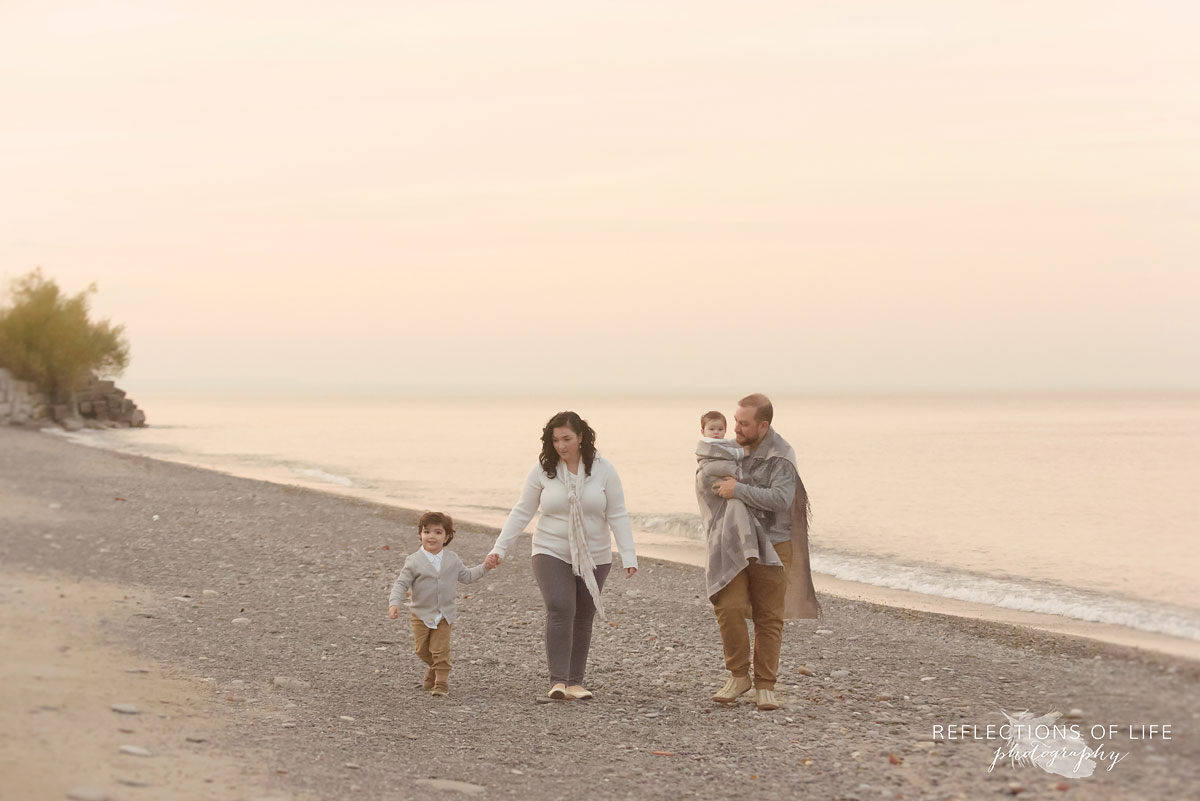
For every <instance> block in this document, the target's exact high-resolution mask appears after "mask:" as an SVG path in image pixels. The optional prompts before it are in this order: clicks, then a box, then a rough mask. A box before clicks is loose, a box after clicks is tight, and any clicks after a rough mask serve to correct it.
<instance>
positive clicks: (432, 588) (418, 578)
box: [388, 548, 486, 627]
mask: <svg viewBox="0 0 1200 801" xmlns="http://www.w3.org/2000/svg"><path fill="white" fill-rule="evenodd" d="M424 550H425V549H424V548H422V549H421V550H419V551H417V552H416V553H413V554H409V556H408V558H407V559H405V560H404V568H403V569H402V570H401V571H400V575H399V576H397V577H396V583H395V584H393V585H392V595H391V597H390V598H389V599H388V606H401V605H403V602H404V594H405V593H406V592H408V591H409V590H412V603H411V604H410V605H409V608H410V609H411V610H412V613H413V614H414V615H416V616H417V617H419V618H421V620H422V621H424V623H425V625H426V626H430V627H432V625H433V621H434V618H436V617H437V615H438V612H441V613H442V617H444V618H446V622H447V623H449V624H451V625H454V618H455V616H456V614H457V611H458V610H457V608H456V607H455V596H456V595H457V594H458V584H459V583H462V584H474V583H475V582H476V581H479V579H481V578H483V574H484V573H485V572H486V568H485V567H484V565H483V564H482V563H480V564H478V565H476V566H475V567H467V566H466V565H464V564H463V562H462V559H460V558H459V557H458V554H456V553H455V552H454V551H447V550H443V551H442V572H441V573H438V572H436V571H435V570H434V569H433V565H432V564H430V563H429V559H428V557H426V556H425V554H424V553H422V551H424Z"/></svg>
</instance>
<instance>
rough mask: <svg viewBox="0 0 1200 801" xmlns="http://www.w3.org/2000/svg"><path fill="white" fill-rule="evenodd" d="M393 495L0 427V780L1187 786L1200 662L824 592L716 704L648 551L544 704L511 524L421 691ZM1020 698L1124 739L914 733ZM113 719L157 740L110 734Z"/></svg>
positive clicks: (715, 646)
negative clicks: (1016, 742)
mask: <svg viewBox="0 0 1200 801" xmlns="http://www.w3.org/2000/svg"><path fill="white" fill-rule="evenodd" d="M430 505H431V506H436V499H430ZM413 519H414V515H413V513H411V512H409V511H406V510H401V509H396V508H392V507H387V506H381V505H377V504H372V503H368V502H365V501H362V500H356V499H350V498H344V497H338V496H334V495H328V494H324V493H320V492H316V491H312V490H307V489H298V488H295V487H287V486H280V485H274V484H268V483H263V482H257V481H251V480H246V479H239V478H233V477H230V476H225V475H222V474H219V473H214V472H209V471H204V470H199V469H195V468H190V467H186V466H181V465H175V464H168V463H164V462H157V461H153V460H148V459H143V458H139V457H132V456H126V455H121V454H116V453H112V452H107V451H101V450H97V449H89V448H85V447H82V446H79V445H75V444H73V443H69V442H66V441H63V440H61V439H59V438H55V437H49V436H46V435H45V434H40V433H37V432H27V431H16V430H13V431H8V430H4V431H0V590H2V591H0V637H2V640H0V651H2V653H3V657H2V662H0V669H2V673H0V678H2V679H3V684H5V685H11V689H6V690H5V692H6V695H4V696H3V698H4V706H3V709H4V713H3V714H4V717H3V718H0V722H2V723H3V727H2V729H0V731H2V732H3V739H0V768H3V771H4V775H5V781H4V782H3V786H2V787H0V799H4V801H7V799H9V798H14V799H17V798H51V799H53V798H66V797H67V795H66V793H67V792H68V791H69V790H70V789H71V788H73V787H80V786H93V787H97V788H99V789H100V790H102V791H104V792H106V793H107V794H108V795H109V797H111V798H113V799H127V798H190V797H197V798H199V797H207V798H230V799H237V798H246V799H255V798H264V797H271V798H279V799H284V798H295V799H306V798H355V799H375V798H378V799H385V798H386V799H395V798H430V797H446V798H453V797H483V798H487V797H491V798H519V799H526V800H527V799H557V798H563V797H567V796H571V797H574V798H581V799H589V798H597V799H600V798H688V797H712V798H795V797H806V798H807V797H815V798H823V797H827V798H860V799H868V798H901V799H909V798H912V799H917V798H931V799H953V798H978V797H981V796H986V795H995V794H1005V793H1012V792H1019V793H1020V795H1021V796H1022V797H1033V798H1038V797H1055V798H1058V797H1064V798H1097V799H1112V798H1125V797H1129V798H1134V797H1137V798H1146V797H1152V798H1186V797H1191V795H1192V793H1193V792H1194V787H1195V786H1197V785H1200V745H1198V744H1197V741H1196V737H1195V733H1196V727H1197V723H1198V721H1200V663H1197V662H1194V661H1191V660H1188V659H1186V658H1182V657H1178V656H1172V655H1169V654H1163V653H1158V652H1152V651H1147V650H1141V649H1135V648H1129V647H1123V646H1119V645H1112V644H1106V643H1100V642H1096V641H1093V640H1087V639H1082V638H1075V637H1069V636H1064V635H1061V634H1057V633H1053V632H1044V631H1038V630H1034V629H1031V628H1024V627H1015V626H1009V625H1002V624H998V623H994V622H988V621H980V620H971V619H967V618H961V617H952V616H947V615H938V614H932V613H928V612H919V611H914V610H910V609H905V608H901V607H891V606H885V605H880V604H873V603H866V602H862V601H856V600H850V599H844V598H839V597H835V596H826V597H825V598H823V601H824V603H825V608H826V616H825V618H824V619H823V620H821V621H799V622H794V623H789V624H788V626H787V630H786V631H785V635H784V648H783V655H782V658H781V666H780V674H781V679H782V681H781V683H780V686H779V693H780V696H781V698H782V700H783V702H784V708H783V709H781V710H779V711H776V712H769V713H767V712H758V711H757V710H756V709H755V708H754V706H753V705H752V704H750V703H749V702H748V700H747V701H743V702H742V703H739V704H736V705H734V706H732V707H721V706H718V705H716V704H713V703H712V702H711V701H710V700H709V695H711V693H712V692H713V691H714V690H715V689H716V688H717V687H719V686H720V684H721V682H722V680H723V677H724V671H723V668H722V664H721V656H720V644H719V641H718V638H717V632H716V625H715V623H714V621H713V618H712V613H711V609H710V608H709V605H708V603H707V601H706V600H705V599H704V598H703V597H702V594H703V579H702V575H701V573H700V571H699V570H698V569H697V568H695V567H691V566H687V565H680V564H675V563H671V562H664V561H659V560H654V559H644V560H643V561H642V568H643V569H642V571H641V572H640V573H639V574H638V575H637V576H635V577H634V578H633V579H631V580H625V579H623V578H619V577H618V578H614V579H613V581H612V582H610V584H609V586H608V588H607V589H606V590H605V594H606V604H607V606H608V611H609V619H608V620H607V621H604V622H598V624H597V633H596V636H595V639H594V642H593V649H592V660H591V665H592V667H591V668H590V670H589V675H588V683H589V685H590V686H591V687H592V688H593V689H594V690H595V692H596V696H597V698H596V700H595V701H592V702H569V703H542V702H541V701H542V700H543V698H542V696H543V693H544V692H545V690H546V688H547V687H546V684H547V682H546V675H545V667H544V657H543V650H542V649H543V645H542V643H543V640H542V633H541V626H542V620H543V613H542V608H541V602H540V598H539V596H538V592H537V589H536V586H535V585H534V582H533V580H532V576H531V574H530V569H529V559H528V557H527V556H525V554H527V553H528V550H527V548H528V546H527V544H525V545H521V546H517V547H516V548H514V550H513V551H512V552H510V558H509V559H508V560H506V562H505V564H504V565H503V566H502V567H501V568H500V569H499V570H496V571H493V572H491V573H489V574H488V576H487V577H486V578H485V579H484V580H483V581H481V582H479V583H477V584H475V585H471V586H469V587H463V588H462V593H461V596H460V597H461V600H460V601H459V608H460V615H461V619H460V622H459V624H458V625H457V626H456V627H455V633H454V650H453V660H454V665H455V667H454V671H453V673H452V675H451V695H450V696H449V697H448V698H446V699H440V700H439V699H435V698H431V697H430V696H429V695H428V693H426V692H424V691H422V690H420V688H419V686H418V684H419V680H420V676H421V673H422V672H423V669H422V666H421V665H420V664H419V663H418V662H417V660H416V658H415V657H414V656H413V655H412V654H411V645H410V637H411V635H410V633H409V631H408V626H407V622H406V621H404V620H401V621H398V622H393V621H389V620H387V617H386V612H387V592H388V589H389V588H390V585H391V582H392V580H393V579H394V577H395V573H396V572H397V571H398V569H399V567H400V565H401V563H402V561H403V557H404V555H405V554H407V553H409V552H411V551H413V550H415V549H416V547H418V543H417V540H416V536H415V534H414V532H413V528H412V522H413ZM463 529H464V530H461V531H460V533H459V534H458V536H457V537H456V539H455V542H454V543H453V544H452V545H451V546H450V547H451V548H452V549H453V550H456V551H457V552H458V553H459V554H460V555H461V556H462V557H463V559H464V560H465V561H466V562H467V563H468V564H473V563H477V562H478V561H480V560H481V559H482V558H483V556H484V554H485V553H486V552H487V550H488V548H489V547H490V544H491V541H492V538H493V537H494V532H492V531H487V530H481V529H472V527H470V526H464V527H463ZM60 592H61V593H62V594H63V595H64V596H66V597H63V598H57V596H58V593H60ZM126 596H128V597H126ZM56 598H57V600H55V599H56ZM135 610H136V611H135ZM235 620H237V621H244V622H234V621H235ZM64 645H67V646H70V647H69V648H68V649H67V650H66V651H62V650H60V649H61V647H62V646H64ZM76 649H78V650H76ZM128 667H142V668H144V669H146V670H148V671H150V672H149V673H127V672H125V671H126V668H128ZM807 674H811V675H807ZM39 675H40V676H42V678H41V679H38V678H35V677H36V676H39ZM163 700H167V701H171V702H172V703H169V704H163V703H161V702H162V701H163ZM115 703H133V704H136V705H137V706H138V707H139V708H140V709H141V710H142V711H141V712H140V714H138V715H132V716H126V715H119V714H118V713H114V712H113V711H112V710H111V705H112V704H115ZM46 707H57V709H47V708H46ZM1022 709H1030V710H1031V711H1032V712H1034V713H1035V714H1039V715H1040V714H1044V713H1046V712H1049V711H1051V710H1061V711H1063V712H1064V713H1065V712H1068V711H1069V710H1072V709H1078V710H1079V713H1078V715H1079V716H1078V718H1077V719H1076V720H1074V721H1073V722H1074V723H1076V724H1077V725H1078V726H1080V727H1081V728H1082V730H1083V732H1084V733H1085V735H1086V734H1087V732H1088V731H1089V730H1090V728H1091V727H1092V726H1094V725H1099V726H1104V727H1106V728H1107V727H1109V726H1115V727H1117V730H1116V733H1115V735H1114V736H1113V737H1112V738H1111V739H1107V738H1106V739H1105V740H1104V741H1103V744H1104V745H1105V747H1106V748H1107V749H1108V750H1110V751H1115V752H1119V753H1121V754H1124V758H1123V759H1122V760H1121V761H1120V762H1119V763H1118V764H1116V765H1115V766H1114V767H1113V768H1112V769H1111V770H1105V767H1104V764H1103V763H1102V764H1101V765H1100V767H1099V768H1098V769H1097V772H1096V774H1095V775H1093V776H1092V777H1090V778H1086V779H1064V778H1062V777H1060V776H1057V775H1053V774H1051V773H1048V772H1045V771H1043V770H1041V769H1040V768H1038V767H1035V766H1029V767H1024V768H1013V767H1010V766H1009V764H1008V763H1007V761H1003V762H1001V763H1000V764H999V765H998V766H997V767H995V769H994V770H991V771H989V767H990V766H991V765H992V762H993V757H994V754H995V751H996V748H997V747H998V746H1002V745H1003V741H997V740H994V739H993V740H987V739H969V738H966V739H964V738H957V739H948V738H946V737H945V736H942V737H938V736H936V733H937V732H941V733H942V734H943V735H944V734H945V733H946V732H947V727H948V726H950V725H951V724H954V725H962V724H974V725H975V726H977V727H978V729H977V731H978V732H979V735H980V736H985V734H986V732H985V729H984V727H986V726H987V725H988V724H992V725H994V726H997V725H999V724H1001V723H1003V722H1004V717H1003V713H1002V710H1008V711H1009V712H1015V711H1018V710H1022ZM160 714H161V715H167V716H169V717H165V718H158V717H157V716H158V715H160ZM1064 722H1065V721H1064ZM1130 724H1133V725H1134V726H1135V731H1134V734H1138V735H1141V733H1142V731H1141V729H1140V728H1137V727H1141V726H1149V725H1152V724H1153V725H1163V724H1166V725H1169V726H1171V739H1169V740H1164V739H1161V736H1160V737H1159V738H1156V739H1149V740H1148V739H1131V737H1130V736H1129V731H1128V726H1129V725H1130ZM937 727H940V728H937ZM120 728H129V729H132V730H133V731H132V733H128V734H126V733H124V732H120ZM188 737H192V738H193V739H201V740H204V742H200V743H197V742H192V741H189V740H188V739H187V738H188ZM127 738H129V739H127ZM1088 740H1089V742H1090V743H1091V744H1093V745H1096V744H1100V743H1101V741H1099V740H1096V739H1094V738H1088ZM127 743H128V744H134V745H141V746H143V747H145V748H147V749H149V750H150V751H151V752H152V754H153V756H151V757H131V756H127V755H123V754H120V753H118V752H117V750H116V748H118V747H119V745H121V744H127ZM131 760H140V761H138V762H131ZM48 766H53V770H50V769H49V768H48ZM134 770H136V771H137V773H136V775H135V774H134V773H133V772H132V771H134ZM48 776H49V778H48ZM123 778H124V779H134V780H139V781H143V783H145V784H148V785H150V786H149V787H133V786H129V785H127V784H122V783H120V782H119V781H118V780H119V779H123ZM206 779H211V780H212V781H211V782H206V781H205V780H206ZM431 782H432V783H431ZM438 782H453V784H438ZM213 785H217V786H218V787H219V788H220V789H219V791H212V790H211V788H212V787H213ZM205 786H207V787H208V788H210V791H209V792H207V793H206V792H204V787H205ZM14 788H22V789H20V790H17V789H14ZM24 788H29V789H24ZM197 788H199V791H197ZM1059 788H1064V789H1059Z"/></svg>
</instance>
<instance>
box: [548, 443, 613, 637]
mask: <svg viewBox="0 0 1200 801" xmlns="http://www.w3.org/2000/svg"><path fill="white" fill-rule="evenodd" d="M558 464H559V469H560V470H561V471H562V472H561V473H560V474H559V478H561V479H562V481H563V483H564V484H566V485H567V542H568V543H569V544H570V546H571V571H572V572H573V573H574V574H575V575H577V576H579V577H580V578H582V579H583V583H584V585H585V586H586V587H587V590H588V593H589V594H590V595H591V596H592V603H593V604H595V606H596V614H598V615H600V619H601V620H604V604H603V603H601V602H600V587H599V586H598V585H597V584H596V562H595V560H593V559H592V550H591V548H589V547H588V542H587V529H586V528H585V527H584V525H583V502H582V494H583V482H584V479H585V478H587V468H586V467H585V466H584V464H583V460H582V459H580V460H579V474H578V475H572V474H571V472H570V471H569V470H567V465H566V464H565V463H564V462H561V461H560V462H559V463H558Z"/></svg>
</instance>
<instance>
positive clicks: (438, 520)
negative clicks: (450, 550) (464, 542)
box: [417, 512, 454, 545]
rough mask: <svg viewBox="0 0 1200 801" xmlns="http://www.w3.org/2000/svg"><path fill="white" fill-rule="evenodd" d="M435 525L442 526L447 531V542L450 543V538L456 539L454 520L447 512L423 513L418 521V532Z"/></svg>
mask: <svg viewBox="0 0 1200 801" xmlns="http://www.w3.org/2000/svg"><path fill="white" fill-rule="evenodd" d="M433 526H441V527H442V530H443V531H445V532H446V544H447V545H449V544H450V540H452V539H454V520H453V519H452V518H451V517H450V515H448V514H446V513H445V512H426V513H425V514H423V515H421V519H420V520H418V521H417V532H418V533H420V531H421V529H423V528H432V527H433Z"/></svg>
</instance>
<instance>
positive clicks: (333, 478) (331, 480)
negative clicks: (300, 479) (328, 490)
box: [292, 467, 354, 487]
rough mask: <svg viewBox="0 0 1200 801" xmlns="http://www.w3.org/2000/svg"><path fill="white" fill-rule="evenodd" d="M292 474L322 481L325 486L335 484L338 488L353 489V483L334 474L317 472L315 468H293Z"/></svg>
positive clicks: (322, 471)
mask: <svg viewBox="0 0 1200 801" xmlns="http://www.w3.org/2000/svg"><path fill="white" fill-rule="evenodd" d="M292 472H293V473H295V474H297V475H300V476H304V477H305V478H311V479H313V480H314V481H322V482H324V483H326V484H337V485H338V486H339V487H353V486H354V482H353V481H351V480H350V479H348V478H346V477H345V476H339V475H337V474H336V473H326V472H325V471H324V470H319V469H317V468H315V467H293V468H292Z"/></svg>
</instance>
